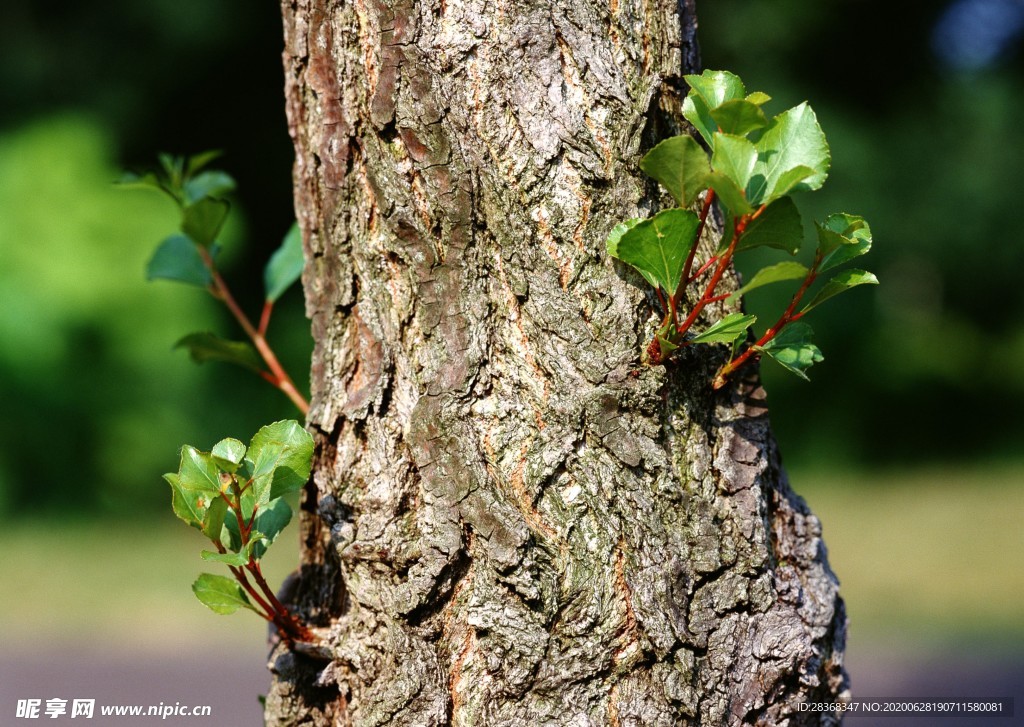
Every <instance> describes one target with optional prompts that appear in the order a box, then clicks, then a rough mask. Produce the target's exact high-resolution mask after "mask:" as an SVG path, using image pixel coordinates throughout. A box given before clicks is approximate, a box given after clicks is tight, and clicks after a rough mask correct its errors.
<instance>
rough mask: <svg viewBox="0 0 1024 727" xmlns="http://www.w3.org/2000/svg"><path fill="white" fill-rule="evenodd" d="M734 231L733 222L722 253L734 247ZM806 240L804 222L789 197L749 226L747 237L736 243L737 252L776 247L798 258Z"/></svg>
mask: <svg viewBox="0 0 1024 727" xmlns="http://www.w3.org/2000/svg"><path fill="white" fill-rule="evenodd" d="M733 232H734V228H733V220H732V219H731V218H730V219H729V221H728V222H727V223H726V226H725V233H724V234H723V235H722V242H721V249H723V250H724V249H725V248H727V247H728V246H729V245H730V243H732V236H733ZM803 239H804V226H803V222H801V220H800V212H799V211H797V208H796V204H795V203H794V202H793V200H792V199H790V198H789V197H783V198H782V199H779V200H776V201H774V202H772V203H771V204H770V205H768V206H767V207H765V209H764V212H762V213H761V214H759V215H758V216H757V217H756V218H754V219H752V220H751V221H750V222H749V223H747V227H746V229H745V230H744V231H743V237H741V238H740V241H739V242H738V243H736V252H739V251H741V250H749V249H751V248H753V247H773V248H775V249H777V250H785V251H786V252H788V253H789V254H790V255H794V254H796V252H797V250H799V249H800V245H801V243H802V242H803Z"/></svg>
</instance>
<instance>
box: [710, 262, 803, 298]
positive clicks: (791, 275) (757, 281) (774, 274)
mask: <svg viewBox="0 0 1024 727" xmlns="http://www.w3.org/2000/svg"><path fill="white" fill-rule="evenodd" d="M807 272H808V270H807V267H806V266H805V265H801V264H800V263H798V262H795V261H793V260H787V261H784V262H781V263H776V264H775V265H769V266H768V267H766V268H761V269H760V270H758V271H757V273H755V274H754V277H752V278H751V279H750V282H749V283H747V284H746V285H744V286H743V287H742V288H740V289H739V290H737V291H736V292H735V293H733V294H732V295H730V296H729V300H730V301H734V300H736V299H737V298H739V297H740V296H741V295H743V294H744V293H749V292H750V291H751V290H754V289H755V288H760V287H761V286H763V285H770V284H771V283H779V282H782V281H784V280H796V279H798V278H802V277H804V276H805V275H807Z"/></svg>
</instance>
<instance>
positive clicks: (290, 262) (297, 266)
mask: <svg viewBox="0 0 1024 727" xmlns="http://www.w3.org/2000/svg"><path fill="white" fill-rule="evenodd" d="M305 264H306V261H305V258H304V257H303V256H302V231H301V230H299V225H298V223H297V222H295V223H292V226H291V227H290V228H289V229H288V234H287V235H285V236H284V241H283V242H282V243H281V247H279V248H277V250H276V251H275V252H274V254H273V255H271V256H270V260H269V262H267V267H266V268H265V269H264V270H263V288H264V290H265V291H266V299H267V300H269V301H275V300H277V299H278V298H280V297H281V295H282V294H283V293H284V292H285V291H286V290H288V288H289V287H291V285H292V283H294V282H295V281H296V280H298V279H299V277H300V276H301V275H302V268H303V266H304V265H305Z"/></svg>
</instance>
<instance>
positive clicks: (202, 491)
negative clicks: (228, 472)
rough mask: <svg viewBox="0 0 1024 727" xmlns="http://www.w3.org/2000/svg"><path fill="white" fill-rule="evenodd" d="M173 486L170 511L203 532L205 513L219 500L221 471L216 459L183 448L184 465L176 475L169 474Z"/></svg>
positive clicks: (180, 466) (167, 475) (197, 451)
mask: <svg viewBox="0 0 1024 727" xmlns="http://www.w3.org/2000/svg"><path fill="white" fill-rule="evenodd" d="M164 479H165V480H167V482H168V484H170V486H171V492H172V494H171V508H172V509H173V510H174V514H175V515H177V516H178V517H179V518H180V519H181V520H183V521H184V522H186V523H187V524H189V525H191V526H192V527H194V528H198V529H200V530H202V529H203V524H204V523H205V522H206V512H207V509H208V508H209V507H210V505H211V504H212V503H213V501H214V500H216V499H219V494H220V487H221V483H220V471H219V470H218V469H217V465H216V464H214V462H213V458H212V457H211V456H210V455H209V454H207V453H206V452H200V451H199V450H198V449H196V448H195V447H189V446H188V445H186V446H184V447H182V448H181V464H180V465H179V466H178V472H177V474H166V475H164Z"/></svg>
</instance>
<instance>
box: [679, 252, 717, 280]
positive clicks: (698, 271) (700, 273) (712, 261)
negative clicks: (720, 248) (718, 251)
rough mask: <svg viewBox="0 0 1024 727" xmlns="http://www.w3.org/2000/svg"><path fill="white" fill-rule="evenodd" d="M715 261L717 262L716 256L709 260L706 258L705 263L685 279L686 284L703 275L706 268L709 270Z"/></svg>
mask: <svg viewBox="0 0 1024 727" xmlns="http://www.w3.org/2000/svg"><path fill="white" fill-rule="evenodd" d="M717 262H718V257H717V256H716V257H713V258H711V259H710V260H708V261H707V262H706V263H704V264H703V265H701V266H700V268H699V269H698V270H697V272H695V273H694V274H693V275H692V276H690V279H689V280H687V281H686V284H687V285H689V284H690V283H692V282H693V281H694V280H696V279H697V278H699V277H700V276H701V275H703V274H704V273H706V272H707V271H708V270H710V269H711V266H712V265H714V264H715V263H717Z"/></svg>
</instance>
